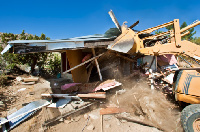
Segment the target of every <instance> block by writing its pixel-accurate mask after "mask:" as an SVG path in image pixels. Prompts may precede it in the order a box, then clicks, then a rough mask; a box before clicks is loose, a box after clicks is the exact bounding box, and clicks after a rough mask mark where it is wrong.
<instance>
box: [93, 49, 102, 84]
mask: <svg viewBox="0 0 200 132" xmlns="http://www.w3.org/2000/svg"><path fill="white" fill-rule="evenodd" d="M92 54H93V56H96V54H95V50H94V48H92ZM95 63H96V67H97V71H98V73H99V79H100V80H101V81H103V79H102V75H101V71H100V68H99V63H98V61H97V58H95Z"/></svg>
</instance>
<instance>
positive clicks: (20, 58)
mask: <svg viewBox="0 0 200 132" xmlns="http://www.w3.org/2000/svg"><path fill="white" fill-rule="evenodd" d="M1 38H2V42H3V43H4V44H7V42H8V41H11V40H17V39H20V40H47V39H49V38H48V37H46V35H45V34H43V33H42V34H41V36H40V37H38V36H37V35H34V36H33V35H31V34H29V35H27V34H26V33H25V31H24V30H23V31H22V33H21V34H20V35H14V34H13V33H3V35H2V36H1ZM0 47H2V46H0ZM3 48H4V47H3ZM3 48H0V49H1V51H2V50H3ZM0 57H1V56H0ZM2 57H3V60H5V61H6V62H7V63H8V64H9V65H8V67H7V68H9V69H12V68H13V67H14V66H15V65H17V64H28V65H30V66H31V65H32V69H31V71H34V66H35V64H37V65H38V66H39V67H43V65H44V64H45V61H46V60H47V57H48V53H32V54H20V55H19V54H10V53H4V55H3V56H2ZM38 62H39V63H38ZM0 63H1V62H0ZM33 65H34V66H33Z"/></svg>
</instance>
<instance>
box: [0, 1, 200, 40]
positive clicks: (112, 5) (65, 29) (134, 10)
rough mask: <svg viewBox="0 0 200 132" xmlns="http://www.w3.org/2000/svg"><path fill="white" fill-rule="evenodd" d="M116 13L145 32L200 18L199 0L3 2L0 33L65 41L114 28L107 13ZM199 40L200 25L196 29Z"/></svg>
mask: <svg viewBox="0 0 200 132" xmlns="http://www.w3.org/2000/svg"><path fill="white" fill-rule="evenodd" d="M110 9H112V10H113V12H114V13H115V16H116V17H117V19H118V21H119V23H120V24H122V23H123V22H124V21H127V22H128V26H130V25H132V24H133V23H134V22H135V21H137V20H139V21H140V23H139V24H138V26H137V27H135V28H134V29H137V30H144V29H146V28H150V27H153V26H157V25H160V24H163V23H166V22H169V21H172V20H173V19H180V24H181V23H183V22H184V21H186V22H187V24H191V23H192V22H193V21H195V20H197V19H200V0H191V1H188V0H187V1H186V0H181V1H178V0H123V1H122V0H120V1H119V0H99V1H95V0H74V1H73V0H70V1H68V0H57V1H55V0H54V1H53V0H32V1H30V0H21V1H20V0H19V1H16V0H8V1H6V0H4V1H1V4H0V32H7V33H10V32H11V33H15V34H20V33H21V32H22V30H25V32H27V33H31V34H36V35H40V34H41V33H44V34H46V36H48V37H50V38H51V39H64V38H70V37H78V36H85V35H92V34H103V33H104V32H105V31H106V30H108V29H109V28H111V27H115V25H114V23H113V22H112V20H111V18H110V16H109V15H108V11H110ZM195 30H196V31H197V34H196V35H195V36H198V37H200V25H199V26H197V27H196V28H195Z"/></svg>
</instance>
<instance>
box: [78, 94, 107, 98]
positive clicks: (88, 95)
mask: <svg viewBox="0 0 200 132" xmlns="http://www.w3.org/2000/svg"><path fill="white" fill-rule="evenodd" d="M77 96H78V97H80V98H97V99H105V98H106V94H105V93H104V94H102V93H89V94H78V95H77Z"/></svg>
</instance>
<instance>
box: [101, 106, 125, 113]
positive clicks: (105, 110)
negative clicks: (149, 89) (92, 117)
mask: <svg viewBox="0 0 200 132" xmlns="http://www.w3.org/2000/svg"><path fill="white" fill-rule="evenodd" d="M122 112H127V111H126V110H125V109H122V108H116V107H109V108H102V109H101V110H100V115H109V114H116V113H122Z"/></svg>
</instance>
